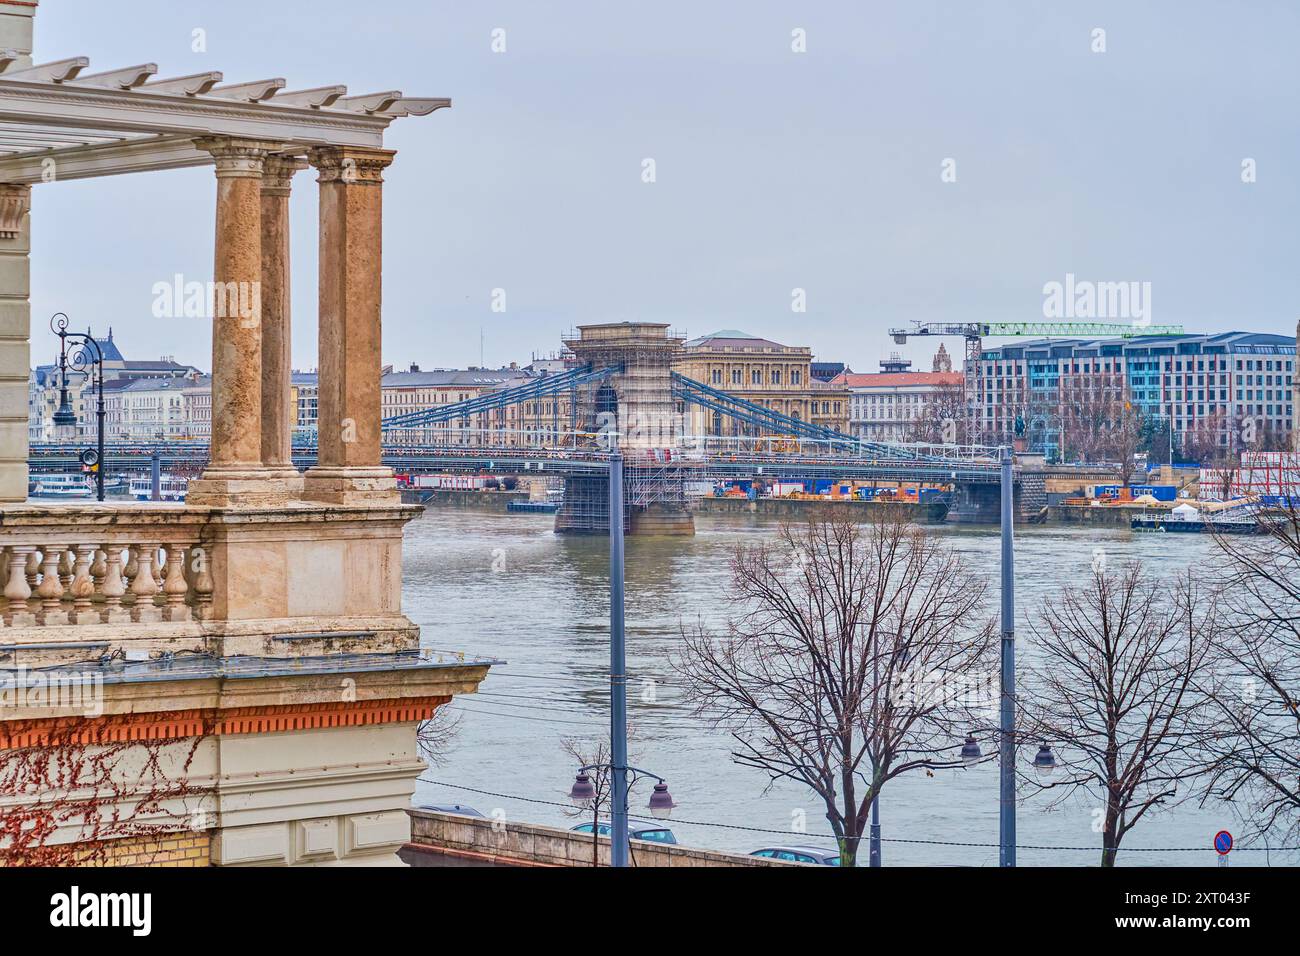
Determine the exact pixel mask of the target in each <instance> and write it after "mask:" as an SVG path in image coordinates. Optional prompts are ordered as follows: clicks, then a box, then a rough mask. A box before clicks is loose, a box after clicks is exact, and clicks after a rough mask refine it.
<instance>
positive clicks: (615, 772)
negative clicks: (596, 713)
mask: <svg viewBox="0 0 1300 956" xmlns="http://www.w3.org/2000/svg"><path fill="white" fill-rule="evenodd" d="M606 439H607V440H608V441H609V442H610V443H611V449H610V456H609V702H610V708H609V709H610V715H609V742H610V747H609V751H610V762H609V763H608V764H592V765H590V766H587V767H580V768H578V775H577V777H576V778H575V779H574V781H573V788H572V789H571V790H570V791H569V799H570V800H572V801H573V803H574V805H575V806H579V807H581V806H586V805H588V804H589V803H591V802H592V801H593V800H595V799H596V784H595V783H594V782H593V781H592V779H591V777H590V776H589V773H588V772H589V771H592V770H608V771H609V774H610V784H611V786H610V790H611V793H610V808H609V818H610V819H609V822H610V841H609V842H610V854H609V859H610V865H611V866H627V865H628V855H629V854H628V835H627V832H628V826H627V811H628V806H627V804H628V791H629V790H630V789H631V784H634V783H636V781H637V780H639V779H641V777H653V778H654V779H655V780H656V781H657V782H656V783H655V787H654V792H653V793H652V794H651V795H650V803H649V810H650V812H651V813H652V814H653V815H654V816H656V817H658V818H660V819H664V818H666V817H667V816H668V815H669V814H670V813H672V810H673V807H675V806H676V805H677V804H676V803H674V802H673V798H672V795H671V794H670V793H669V792H668V784H667V783H665V782H664V778H663V777H661V776H659V775H658V774H655V773H650V771H648V770H641V769H639V768H637V767H629V766H628V765H627V651H626V647H625V645H624V631H623V455H622V453H621V452H620V451H619V448H618V444H617V441H618V437H617V436H616V435H613V434H608V433H607V435H606ZM629 772H630V773H631V774H632V780H631V782H630V783H629V781H628V774H629Z"/></svg>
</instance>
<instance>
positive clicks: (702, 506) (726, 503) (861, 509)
mask: <svg viewBox="0 0 1300 956" xmlns="http://www.w3.org/2000/svg"><path fill="white" fill-rule="evenodd" d="M694 507H695V510H696V511H698V512H699V513H700V514H706V515H707V514H757V515H765V516H768V517H774V518H797V519H799V520H807V519H809V518H852V519H855V520H862V521H865V520H867V519H869V518H870V517H871V515H873V514H875V513H876V512H877V510H878V509H881V508H884V509H888V510H889V511H892V512H896V513H902V514H903V515H905V516H906V517H907V518H908V520H911V521H920V522H926V523H929V524H939V523H941V522H942V521H943V520H944V518H946V517H947V514H948V506H947V505H946V504H944V503H942V502H934V503H930V502H927V503H925V504H919V503H912V502H904V501H891V502H888V503H885V502H868V501H812V500H810V499H806V498H756V499H754V500H752V501H751V500H750V499H748V498H699V499H697V501H696V504H695V506H694Z"/></svg>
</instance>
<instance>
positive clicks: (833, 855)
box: [749, 846, 840, 866]
mask: <svg viewBox="0 0 1300 956" xmlns="http://www.w3.org/2000/svg"><path fill="white" fill-rule="evenodd" d="M749 855H750V856H762V857H766V858H768V859H769V860H785V861H786V862H787V863H816V864H818V865H819V866H839V865H840V851H839V850H825V849H823V848H822V847H819V846H768V847H764V848H763V849H761V850H755V851H754V852H753V853H751V854H749Z"/></svg>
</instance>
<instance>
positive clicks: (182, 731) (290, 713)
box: [0, 696, 451, 750]
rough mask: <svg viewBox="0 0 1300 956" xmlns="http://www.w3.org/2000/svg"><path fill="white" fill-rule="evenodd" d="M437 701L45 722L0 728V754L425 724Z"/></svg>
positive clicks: (208, 710) (238, 709) (439, 702)
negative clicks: (57, 747)
mask: <svg viewBox="0 0 1300 956" xmlns="http://www.w3.org/2000/svg"><path fill="white" fill-rule="evenodd" d="M450 700H451V697H450V696H443V697H408V698H396V699H388V700H366V701H351V702H335V703H317V704H281V705H270V706H258V707H232V708H228V709H224V710H217V709H214V708H193V709H187V710H176V711H158V712H154V713H131V714H112V715H106V716H103V717H51V718H44V719H41V718H36V719H32V720H21V721H4V722H0V750H17V749H20V748H26V747H48V746H52V745H63V744H67V745H75V746H88V745H104V744H117V743H130V742H135V741H156V740H180V739H184V738H189V737H207V736H223V735H230V734H280V733H287V732H292V731H302V730H320V729H325V728H330V727H364V726H372V725H375V724H393V723H408V722H411V721H420V720H428V719H429V718H430V717H432V716H433V714H434V712H435V711H436V710H437V709H438V708H439V707H441V706H442V705H443V704H445V703H447V702H448V701H450Z"/></svg>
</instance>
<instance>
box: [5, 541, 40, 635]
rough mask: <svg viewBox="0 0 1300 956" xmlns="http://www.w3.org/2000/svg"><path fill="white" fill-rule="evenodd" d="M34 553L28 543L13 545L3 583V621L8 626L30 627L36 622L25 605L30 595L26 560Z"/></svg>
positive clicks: (34, 549)
mask: <svg viewBox="0 0 1300 956" xmlns="http://www.w3.org/2000/svg"><path fill="white" fill-rule="evenodd" d="M35 553H36V548H35V547H33V546H32V545H28V544H16V545H14V546H13V555H12V557H10V559H9V580H8V582H6V584H5V600H6V602H7V605H8V606H7V607H6V608H5V623H6V624H8V625H9V626H10V627H31V626H32V625H33V624H35V623H36V615H35V614H33V613H32V612H31V610H30V609H29V608H28V606H27V601H28V599H29V598H30V597H31V596H32V588H31V585H30V584H28V583H27V562H28V560H29V559H30V558H31V556H32V555H34V554H35Z"/></svg>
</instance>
